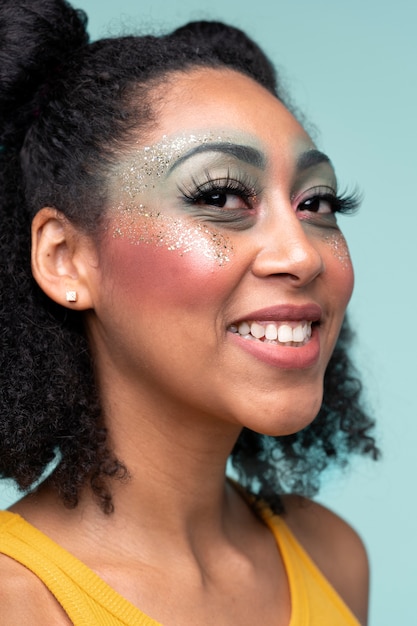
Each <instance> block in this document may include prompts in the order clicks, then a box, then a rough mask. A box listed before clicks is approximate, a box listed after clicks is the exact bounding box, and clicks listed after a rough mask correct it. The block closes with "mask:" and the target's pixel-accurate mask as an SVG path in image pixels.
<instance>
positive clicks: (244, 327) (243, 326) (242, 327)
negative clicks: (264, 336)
mask: <svg viewBox="0 0 417 626" xmlns="http://www.w3.org/2000/svg"><path fill="white" fill-rule="evenodd" d="M237 329H238V331H239V335H249V333H250V326H249V324H247V323H246V322H241V323H240V324H239V326H238V327H237Z"/></svg>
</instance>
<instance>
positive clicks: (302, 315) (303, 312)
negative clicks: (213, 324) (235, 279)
mask: <svg viewBox="0 0 417 626" xmlns="http://www.w3.org/2000/svg"><path fill="white" fill-rule="evenodd" d="M321 317H322V310H321V307H320V306H319V305H318V304H315V303H313V302H311V303H308V304H303V305H294V304H280V305H277V306H272V307H266V308H264V309H259V310H258V311H252V312H251V313H248V314H247V315H245V316H243V317H240V318H239V319H237V320H235V321H234V324H239V323H240V322H244V321H248V320H251V321H253V322H285V321H294V322H298V321H303V320H306V321H309V322H319V321H320V320H321Z"/></svg>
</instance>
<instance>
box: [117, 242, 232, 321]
mask: <svg viewBox="0 0 417 626" xmlns="http://www.w3.org/2000/svg"><path fill="white" fill-rule="evenodd" d="M106 259H107V265H108V267H107V268H106V274H107V277H108V279H109V280H110V281H111V289H112V291H113V293H114V296H115V297H117V299H121V300H123V301H124V302H125V303H129V305H130V306H132V307H135V306H136V307H137V306H138V305H140V307H141V308H146V307H147V305H150V306H155V307H158V308H159V309H161V312H162V308H164V309H166V308H167V307H169V306H172V305H176V306H182V307H184V308H190V307H193V308H194V309H195V308H196V307H198V305H199V304H200V305H201V306H203V307H206V306H207V302H208V300H207V298H206V297H204V294H205V293H208V292H209V293H210V301H213V300H216V296H218V297H220V296H221V295H222V294H223V293H224V292H225V291H226V290H227V285H228V280H227V275H228V271H227V268H226V267H225V266H222V265H219V263H218V262H217V261H216V259H214V258H208V257H207V256H206V255H205V254H204V252H203V250H202V249H197V250H189V251H187V252H184V251H181V250H179V249H169V248H168V247H165V246H161V245H156V244H155V243H145V242H142V243H137V244H135V243H131V242H130V241H128V240H127V239H123V238H120V239H112V240H111V241H110V242H109V246H108V247H107V248H106Z"/></svg>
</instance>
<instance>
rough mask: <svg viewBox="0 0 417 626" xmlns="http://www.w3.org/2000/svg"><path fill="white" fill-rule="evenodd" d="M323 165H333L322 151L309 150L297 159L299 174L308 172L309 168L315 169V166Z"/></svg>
mask: <svg viewBox="0 0 417 626" xmlns="http://www.w3.org/2000/svg"><path fill="white" fill-rule="evenodd" d="M321 163H328V164H329V165H332V162H331V160H330V159H329V157H328V156H327V154H324V152H320V150H314V149H312V150H307V151H306V152H303V153H302V154H300V156H299V157H298V159H297V164H296V169H297V171H298V172H302V171H303V170H307V169H308V168H309V167H314V166H315V165H320V164H321Z"/></svg>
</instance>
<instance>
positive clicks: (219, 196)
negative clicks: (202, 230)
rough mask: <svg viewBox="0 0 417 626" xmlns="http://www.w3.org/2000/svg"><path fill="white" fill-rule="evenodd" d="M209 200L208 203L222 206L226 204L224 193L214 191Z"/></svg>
mask: <svg viewBox="0 0 417 626" xmlns="http://www.w3.org/2000/svg"><path fill="white" fill-rule="evenodd" d="M210 200H211V202H210V204H212V205H214V206H218V207H220V208H222V207H224V205H225V204H226V194H224V193H214V194H212V196H211V198H210Z"/></svg>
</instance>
